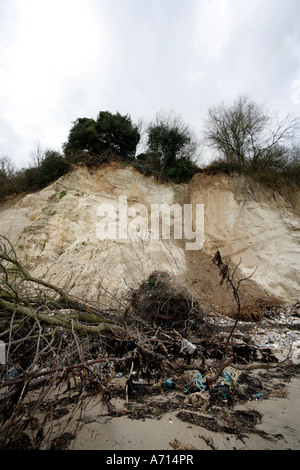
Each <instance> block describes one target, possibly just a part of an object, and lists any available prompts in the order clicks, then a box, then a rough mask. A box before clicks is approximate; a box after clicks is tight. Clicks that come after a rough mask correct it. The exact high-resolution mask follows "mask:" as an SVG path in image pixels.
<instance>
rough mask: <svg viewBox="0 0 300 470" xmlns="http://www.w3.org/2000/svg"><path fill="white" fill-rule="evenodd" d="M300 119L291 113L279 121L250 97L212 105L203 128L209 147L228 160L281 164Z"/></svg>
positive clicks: (229, 161)
mask: <svg viewBox="0 0 300 470" xmlns="http://www.w3.org/2000/svg"><path fill="white" fill-rule="evenodd" d="M296 125H297V121H296V120H294V119H292V118H290V117H289V116H287V117H286V118H284V119H282V120H281V121H279V120H278V119H276V118H272V117H271V116H270V115H268V114H267V113H266V112H265V111H264V109H263V107H262V106H260V105H258V104H257V103H255V102H254V101H253V100H252V99H250V98H249V97H247V96H240V97H239V98H238V99H237V100H236V101H235V102H234V103H233V105H231V106H225V105H224V104H221V105H219V106H216V107H213V108H210V109H209V111H208V116H207V119H206V122H205V127H204V131H203V135H204V140H205V142H206V144H207V146H208V147H210V148H212V149H214V150H217V151H218V153H219V155H220V156H221V157H222V158H223V159H224V160H225V161H226V162H228V163H238V164H240V165H243V166H245V165H247V164H251V165H252V166H253V167H258V166H260V165H261V164H263V165H264V164H266V163H269V164H272V165H275V166H276V165H278V164H279V165H280V164H281V163H280V162H282V160H283V159H285V157H286V155H287V152H288V150H289V149H290V147H291V142H292V140H293V135H294V131H295V129H296Z"/></svg>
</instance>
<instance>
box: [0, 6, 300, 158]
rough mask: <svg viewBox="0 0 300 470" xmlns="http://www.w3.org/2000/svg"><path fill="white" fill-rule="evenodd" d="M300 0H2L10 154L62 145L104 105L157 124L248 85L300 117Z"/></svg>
mask: <svg viewBox="0 0 300 470" xmlns="http://www.w3.org/2000/svg"><path fill="white" fill-rule="evenodd" d="M299 18H300V1H299V0H0V157H2V156H7V157H9V158H10V159H11V160H12V161H13V162H14V163H15V164H16V165H18V166H23V165H26V164H27V162H28V161H29V158H30V154H31V152H32V149H33V147H34V146H35V145H36V143H37V142H38V143H39V144H40V145H41V146H42V147H43V148H45V149H46V148H51V149H55V150H60V149H61V146H62V144H63V143H64V142H66V141H67V139H68V134H69V131H70V129H71V127H72V123H73V122H74V121H75V120H76V119H77V118H79V117H90V118H94V119H96V118H97V115H98V113H99V112H100V111H110V112H112V113H115V112H117V111H118V112H120V113H121V114H124V115H125V114H129V115H130V116H131V118H132V120H133V122H134V123H137V122H138V121H139V120H140V119H143V121H144V123H145V124H147V123H149V122H151V121H153V120H154V119H155V117H156V115H157V113H161V112H163V113H168V112H171V111H172V112H174V113H175V114H178V115H180V116H181V117H182V119H183V120H184V122H185V123H186V124H188V125H190V126H191V128H192V129H193V130H194V132H195V133H196V134H197V135H198V134H199V133H201V130H202V128H203V120H204V119H205V117H206V115H207V112H208V109H209V108H210V107H213V106H216V105H219V104H221V103H222V102H224V103H225V104H228V105H231V104H232V103H233V102H234V100H235V99H236V98H238V96H239V95H241V94H248V95H249V96H250V97H251V98H252V99H253V100H254V101H256V102H257V103H258V104H263V105H265V106H266V109H268V110H269V111H270V112H278V113H279V114H280V115H282V116H285V115H286V114H288V113H291V114H292V115H293V116H295V117H300V27H299Z"/></svg>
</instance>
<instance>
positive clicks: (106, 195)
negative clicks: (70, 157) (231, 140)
mask: <svg viewBox="0 0 300 470" xmlns="http://www.w3.org/2000/svg"><path fill="white" fill-rule="evenodd" d="M125 196H126V198H127V202H128V207H130V206H131V205H133V204H143V207H146V208H147V210H148V213H149V214H150V213H151V205H153V204H168V205H172V204H175V203H177V204H179V205H180V206H181V207H183V206H184V204H193V208H195V205H196V204H204V215H205V216H204V234H205V243H204V246H203V249H202V250H198V251H188V250H186V245H185V240H174V237H173V236H172V234H171V237H170V239H168V240H165V239H162V238H161V237H160V238H159V239H157V240H153V239H138V238H134V239H133V238H128V239H119V238H116V239H115V240H100V239H99V237H98V236H97V224H99V212H97V211H98V208H99V206H102V205H103V204H111V205H113V206H114V207H115V208H116V211H118V207H119V201H120V199H119V198H120V197H123V198H124V197H125ZM289 201H291V200H289ZM289 201H288V200H287V199H285V198H283V197H281V196H279V195H278V194H273V193H272V192H271V191H267V190H265V189H263V188H262V187H260V186H257V185H255V184H253V183H251V182H249V181H247V180H246V179H245V178H243V177H241V176H236V177H228V176H206V175H203V174H198V175H196V176H195V177H194V178H193V180H192V181H191V182H190V183H189V184H187V185H173V184H159V183H158V182H157V181H156V180H155V179H154V178H151V177H145V176H143V175H141V174H140V173H139V172H137V171H136V170H134V169H133V168H131V167H126V168H123V167H121V166H120V165H119V164H116V163H112V164H110V165H107V166H103V167H100V168H97V169H87V168H85V167H84V166H81V167H78V168H77V169H76V170H74V171H73V172H72V173H70V174H68V175H65V176H64V177H62V178H60V179H59V180H58V181H57V182H55V183H54V184H52V185H50V186H48V187H47V188H46V189H44V190H42V191H40V192H37V193H34V194H29V195H27V196H25V197H23V198H21V199H20V200H18V201H17V202H16V203H15V204H14V205H11V206H10V207H6V206H3V207H2V209H1V208H0V211H1V212H0V233H1V234H4V235H6V236H8V237H9V238H10V239H11V241H12V242H13V243H14V245H15V246H16V248H17V250H18V253H19V255H20V257H21V258H22V260H23V261H24V262H25V261H26V263H27V267H28V269H29V270H30V271H31V272H32V273H33V274H34V275H35V276H38V277H44V278H45V279H47V280H50V281H51V282H53V283H55V284H57V285H59V286H62V287H65V288H66V289H68V291H69V292H70V293H72V294H74V295H76V296H78V297H82V298H86V299H88V300H90V301H100V302H103V303H104V304H110V305H111V303H112V302H114V301H115V299H119V300H121V299H122V297H123V296H124V295H126V292H128V290H129V289H130V288H136V287H137V286H138V285H139V284H140V283H141V281H143V280H144V279H145V278H146V277H148V276H149V275H150V274H151V272H153V271H155V270H160V271H167V272H169V273H170V274H172V275H173V276H174V277H175V278H177V279H179V280H180V281H181V282H182V283H183V284H184V285H185V286H186V287H187V288H189V289H191V290H192V291H193V292H194V293H195V295H197V296H198V297H200V300H203V301H204V300H206V301H207V302H208V304H210V305H211V306H212V307H218V305H219V304H222V301H221V300H220V298H221V296H222V295H223V296H224V287H221V286H219V285H218V281H219V279H218V272H217V270H216V268H215V267H213V266H212V263H211V258H212V255H213V254H214V253H215V251H216V249H217V248H218V249H220V251H221V253H222V255H223V257H224V258H225V259H226V260H227V261H230V263H232V266H234V265H235V264H237V263H239V262H241V264H240V270H241V273H242V274H243V275H249V274H251V273H252V272H253V270H254V269H255V268H256V266H257V271H256V272H255V274H254V276H253V280H255V282H256V283H257V286H256V284H255V286H256V287H257V289H256V290H255V289H254V287H253V282H252V287H251V289H252V290H250V292H251V296H252V295H260V289H259V286H260V287H261V288H262V289H265V290H266V291H267V292H269V293H270V294H273V295H275V296H278V297H282V298H283V299H284V300H286V301H295V300H297V299H299V298H300V277H299V268H300V246H299V239H300V224H299V208H300V196H299V193H295V194H294V195H293V200H292V202H289ZM136 207H138V206H136ZM195 213H196V212H195V210H194V211H193V214H195ZM138 217H139V215H138V214H137V218H138ZM133 220H134V219H133ZM195 222H196V220H195ZM117 223H118V221H117ZM253 289H254V290H253ZM254 291H255V292H254ZM226 295H228V298H230V297H231V294H230V292H229V293H228V294H226ZM219 296H220V297H219ZM218 297H219V298H218ZM223 300H224V298H223ZM224 301H225V300H224Z"/></svg>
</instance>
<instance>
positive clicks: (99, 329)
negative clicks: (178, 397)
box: [0, 237, 290, 449]
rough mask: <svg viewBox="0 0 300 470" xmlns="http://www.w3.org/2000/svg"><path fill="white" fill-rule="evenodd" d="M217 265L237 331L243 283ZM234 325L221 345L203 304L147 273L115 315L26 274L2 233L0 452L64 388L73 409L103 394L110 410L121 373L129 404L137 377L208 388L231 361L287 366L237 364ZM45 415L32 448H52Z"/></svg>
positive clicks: (242, 366) (219, 261) (164, 278)
mask: <svg viewBox="0 0 300 470" xmlns="http://www.w3.org/2000/svg"><path fill="white" fill-rule="evenodd" d="M214 262H215V263H216V264H217V265H218V267H219V268H220V272H221V282H222V283H223V282H229V284H230V285H231V287H232V289H233V293H234V296H235V299H236V301H237V306H238V311H237V317H236V323H235V327H236V325H237V323H238V320H239V313H240V306H241V305H240V299H239V287H240V284H241V282H242V281H244V280H246V279H241V280H240V281H238V282H237V283H236V282H235V279H234V275H235V273H236V270H235V271H234V272H233V275H231V273H230V269H229V268H228V266H227V267H226V265H225V264H224V263H223V261H222V258H221V255H220V253H219V254H218V255H216V257H215V258H214ZM247 279H248V278H247ZM235 327H234V329H235ZM234 329H233V330H232V331H231V333H230V334H229V336H228V338H227V340H226V341H225V342H224V341H223V340H221V339H220V337H219V336H218V335H217V330H216V329H215V328H212V327H211V326H210V325H209V324H208V322H207V321H206V318H205V311H204V310H203V309H202V307H201V305H200V304H199V301H198V300H197V299H196V298H194V297H193V296H192V295H191V294H190V293H189V292H188V291H187V290H186V289H184V288H182V287H181V286H179V285H178V284H176V283H175V282H173V281H172V279H171V278H170V276H169V275H168V276H167V275H166V274H165V273H157V272H156V273H153V274H152V275H151V276H150V277H149V278H148V279H147V280H146V281H144V282H143V283H142V284H141V286H140V287H139V288H138V289H137V290H136V291H134V290H132V289H131V290H130V292H129V295H128V296H127V298H126V299H125V301H123V300H122V302H120V311H118V312H116V311H115V310H114V311H112V310H110V309H109V308H107V309H106V310H104V309H103V306H102V307H100V306H98V305H91V304H88V303H87V302H86V301H85V300H82V299H77V298H75V297H73V296H71V295H70V294H69V293H68V291H67V289H65V288H61V287H58V286H55V285H53V284H52V283H49V282H47V281H45V280H44V279H38V278H36V277H34V276H32V275H31V274H30V273H29V272H28V270H27V269H26V267H25V266H24V265H23V263H21V262H20V260H19V259H18V256H17V253H16V251H15V249H14V247H13V246H12V244H11V243H10V242H9V240H8V239H7V238H5V237H0V341H3V342H4V343H5V345H6V364H4V365H0V427H1V424H2V429H1V432H0V448H4V449H5V448H11V446H17V444H16V443H17V442H19V441H18V440H19V439H21V438H22V436H23V437H24V432H25V430H26V429H27V427H30V426H31V425H32V423H33V420H34V418H35V416H36V412H37V411H38V410H41V409H43V407H44V408H45V409H47V410H48V408H49V409H51V410H52V412H53V407H54V405H53V401H55V403H58V402H59V398H60V396H62V397H63V399H65V396H64V393H65V390H66V388H67V390H68V391H69V392H70V393H71V392H72V400H73V404H74V410H75V409H78V408H80V407H81V406H83V397H84V396H92V395H93V394H95V395H97V394H99V393H101V396H102V397H103V401H104V402H105V403H106V405H107V408H108V411H109V413H112V414H113V413H116V411H115V410H114V407H113V405H112V404H111V403H110V394H111V391H110V388H109V383H110V379H111V377H115V376H116V375H117V374H121V375H122V376H123V377H124V378H125V379H126V380H125V382H126V385H124V397H125V399H126V401H127V404H128V406H129V402H130V400H131V395H130V394H131V391H132V390H131V388H133V389H134V380H135V378H136V377H143V379H147V380H148V382H150V381H152V382H154V381H156V382H162V383H163V382H164V380H165V379H166V378H167V377H169V376H170V375H172V374H174V375H175V376H176V375H178V374H179V375H180V374H181V373H182V372H185V371H191V370H195V371H198V372H199V373H200V374H202V375H203V377H204V384H205V385H206V387H207V389H211V388H212V387H213V385H214V384H215V383H216V382H217V381H218V379H219V377H220V376H221V375H222V373H223V371H224V370H225V369H226V367H228V366H229V365H230V366H231V367H235V368H236V369H239V370H243V371H250V370H251V369H252V370H253V369H255V368H257V367H261V368H267V367H272V368H273V367H276V366H280V367H284V366H289V365H290V361H289V360H288V359H287V360H286V361H285V363H282V364H273V363H272V364H268V363H264V364H262V363H257V362H254V361H252V358H250V359H249V357H246V356H245V357H242V358H240V359H241V360H242V362H243V364H240V363H237V355H236V354H235V351H234V346H235V345H234V334H233V332H234ZM190 338H191V339H195V338H196V346H197V349H196V351H195V353H193V354H189V353H188V352H186V351H181V344H182V341H183V340H184V339H187V340H190ZM220 354H221V359H220V357H219V356H220ZM208 358H212V359H211V360H210V363H209V367H208V365H207V359H208ZM71 383H72V384H73V385H72V384H71ZM60 387H61V388H60ZM31 393H34V397H35V398H34V402H33V405H32V406H29V405H28V403H26V400H25V399H26V398H28V396H29V395H30V394H31ZM53 394H55V396H54V398H53ZM30 396H31V395H30ZM50 404H51V405H50ZM74 412H75V411H74ZM47 413H48V412H47ZM47 413H46V414H45V417H44V422H43V423H41V424H40V428H39V431H38V433H37V435H36V438H35V443H32V442H31V445H33V448H39V446H41V443H42V442H43V441H45V440H47V442H48V441H49V439H50V437H49V436H51V435H52V433H53V432H54V431H53V430H52V428H51V426H50V430H48V431H47V432H48V434H47V436H46V434H45V433H46V424H47V423H48V424H49V422H51V419H52V418H53V416H52V418H51V413H50V412H49V413H50V415H49V416H48V414H47ZM71 417H72V416H71V415H70V418H69V419H70V420H71ZM56 437H57V436H56ZM56 437H55V439H56ZM22 442H23V441H22ZM49 442H50V441H49ZM55 442H56V441H55ZM49 446H50V444H49ZM50 447H51V446H50Z"/></svg>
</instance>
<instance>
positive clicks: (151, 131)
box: [0, 96, 300, 199]
mask: <svg viewBox="0 0 300 470" xmlns="http://www.w3.org/2000/svg"><path fill="white" fill-rule="evenodd" d="M298 124H299V123H298V121H297V120H296V119H293V118H291V117H289V116H287V117H286V118H285V119H283V120H281V121H280V120H279V119H277V118H274V117H272V116H270V115H269V114H267V113H266V112H265V110H264V108H263V107H262V106H259V105H258V104H257V103H255V102H254V101H253V100H252V99H250V98H249V97H247V96H240V97H239V98H238V99H237V100H236V101H235V102H234V103H233V104H232V105H231V106H225V105H224V104H221V105H219V106H216V107H213V108H211V109H209V110H208V115H207V118H206V120H205V122H204V126H203V129H202V133H201V137H200V138H198V137H197V136H196V135H195V133H194V132H193V131H192V129H191V128H190V127H189V126H188V125H187V124H186V123H185V122H183V120H182V119H181V118H180V117H179V116H176V115H174V114H169V115H158V116H157V117H156V119H155V120H154V121H153V122H151V123H150V124H148V125H147V126H145V125H144V126H143V124H142V123H141V122H140V123H139V124H138V125H136V124H134V123H133V122H132V120H131V117H130V116H129V115H124V116H122V115H121V114H120V113H118V112H117V113H116V114H112V113H110V112H108V111H100V113H99V115H98V117H97V119H96V120H94V119H92V118H86V117H83V118H78V119H77V120H76V121H75V122H74V123H73V125H72V127H71V129H70V132H69V136H68V140H67V142H65V143H64V144H63V147H62V152H58V151H55V150H51V149H47V150H43V149H42V147H41V145H40V144H35V147H34V149H33V151H32V156H31V157H32V158H31V160H32V162H31V164H30V165H29V166H28V167H26V168H23V169H21V170H16V169H15V168H14V165H13V163H12V161H11V160H10V159H9V158H8V157H2V158H0V199H3V198H5V197H6V196H7V195H9V194H13V193H20V192H23V191H24V192H30V191H35V190H38V189H42V188H44V187H46V186H47V185H48V184H50V183H51V182H53V181H55V180H57V179H58V178H59V177H61V176H62V175H64V174H66V173H68V172H69V171H71V169H72V168H73V167H74V165H76V164H78V163H83V164H85V165H88V166H94V165H99V164H102V163H103V162H107V161H110V160H117V161H120V162H123V163H125V164H130V165H132V166H133V167H134V168H136V169H137V170H139V171H140V172H142V173H143V174H145V175H154V176H155V177H156V178H157V179H158V180H159V181H161V182H164V181H172V182H174V183H187V182H189V181H190V180H191V178H192V177H193V176H194V175H195V173H198V172H206V173H209V174H216V173H220V172H223V173H226V174H232V173H236V172H238V173H243V174H246V175H249V176H251V177H253V178H255V179H256V180H257V181H259V182H261V183H263V184H265V185H267V186H271V187H273V188H275V189H279V188H281V187H285V188H287V189H290V190H298V189H299V187H300V146H299V144H296V143H295V142H297V140H296V138H297V137H298V136H297V131H298V129H299V126H298ZM141 141H143V142H145V143H144V144H143V145H142V147H143V150H142V151H140V152H139V149H140V148H141ZM206 152H209V153H210V154H211V152H214V153H213V154H212V156H210V160H209V163H206V164H204V163H203V161H204V157H205V156H206V155H207V153H206ZM200 156H201V157H202V160H201V158H200ZM199 161H200V163H199ZM201 161H202V163H201Z"/></svg>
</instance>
